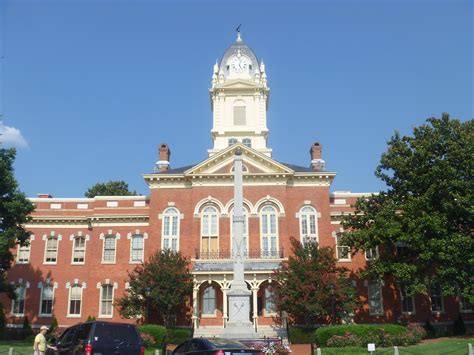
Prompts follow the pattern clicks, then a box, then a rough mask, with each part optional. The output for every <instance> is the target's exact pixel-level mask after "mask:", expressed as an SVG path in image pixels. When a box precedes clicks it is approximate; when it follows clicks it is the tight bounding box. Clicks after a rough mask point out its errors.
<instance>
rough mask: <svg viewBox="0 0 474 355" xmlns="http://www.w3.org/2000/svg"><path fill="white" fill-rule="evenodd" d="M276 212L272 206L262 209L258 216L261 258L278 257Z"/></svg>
mask: <svg viewBox="0 0 474 355" xmlns="http://www.w3.org/2000/svg"><path fill="white" fill-rule="evenodd" d="M277 223H278V222H277V212H276V210H275V208H274V207H273V206H270V205H267V206H265V207H263V208H262V212H261V215H260V227H261V245H262V257H276V256H277V255H278V252H277V249H278V244H277V243H278V226H277Z"/></svg>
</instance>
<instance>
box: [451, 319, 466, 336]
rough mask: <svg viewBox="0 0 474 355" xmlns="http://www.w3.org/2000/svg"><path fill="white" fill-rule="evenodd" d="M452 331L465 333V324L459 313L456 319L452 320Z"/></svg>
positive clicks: (456, 333)
mask: <svg viewBox="0 0 474 355" xmlns="http://www.w3.org/2000/svg"><path fill="white" fill-rule="evenodd" d="M453 332H454V334H455V335H464V334H466V325H465V324H464V320H463V319H462V317H461V315H459V317H458V319H456V320H455V321H454V324H453Z"/></svg>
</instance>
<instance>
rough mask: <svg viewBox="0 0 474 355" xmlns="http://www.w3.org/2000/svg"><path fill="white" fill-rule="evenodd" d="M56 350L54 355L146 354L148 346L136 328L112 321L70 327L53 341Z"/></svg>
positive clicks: (52, 352) (51, 350) (49, 352)
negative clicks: (146, 346)
mask: <svg viewBox="0 0 474 355" xmlns="http://www.w3.org/2000/svg"><path fill="white" fill-rule="evenodd" d="M52 345H54V346H55V347H56V350H53V349H48V350H47V351H46V354H48V355H49V354H51V355H53V354H54V355H66V354H67V355H70V354H73V355H79V354H81V355H93V354H101V355H109V354H111V355H121V354H123V355H125V354H136V355H144V354H145V347H144V345H143V342H142V339H141V338H140V334H139V333H138V331H137V329H136V328H135V326H134V325H132V324H126V323H111V322H99V321H93V322H87V323H80V324H76V325H73V326H72V327H69V328H67V329H66V330H65V331H64V332H63V333H62V334H61V336H60V337H59V338H58V339H56V341H54V342H53V344H52Z"/></svg>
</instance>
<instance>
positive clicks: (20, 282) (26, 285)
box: [10, 278, 30, 317]
mask: <svg viewBox="0 0 474 355" xmlns="http://www.w3.org/2000/svg"><path fill="white" fill-rule="evenodd" d="M10 284H12V285H14V286H15V287H16V288H18V287H24V290H25V291H24V292H23V312H22V313H15V312H13V310H14V309H15V303H16V302H17V301H18V299H15V300H12V306H11V312H10V313H11V315H12V316H13V317H24V316H25V308H26V290H27V289H29V288H30V283H29V282H28V281H26V282H23V279H21V278H20V279H18V280H17V282H14V281H12V282H10ZM16 288H15V292H16Z"/></svg>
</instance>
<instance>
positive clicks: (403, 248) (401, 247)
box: [395, 242, 409, 258]
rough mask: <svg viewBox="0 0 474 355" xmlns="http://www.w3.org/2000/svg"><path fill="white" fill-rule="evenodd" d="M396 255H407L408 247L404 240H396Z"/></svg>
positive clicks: (403, 256) (402, 256)
mask: <svg viewBox="0 0 474 355" xmlns="http://www.w3.org/2000/svg"><path fill="white" fill-rule="evenodd" d="M395 245H396V248H397V256H398V257H401V258H406V257H407V256H408V255H409V247H408V244H407V243H405V242H396V243H395Z"/></svg>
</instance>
